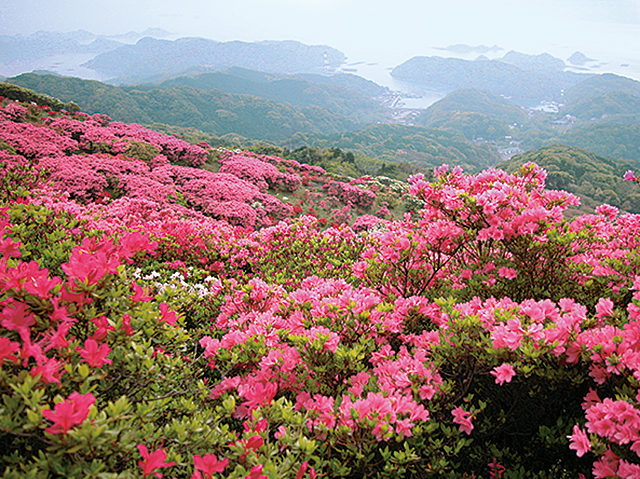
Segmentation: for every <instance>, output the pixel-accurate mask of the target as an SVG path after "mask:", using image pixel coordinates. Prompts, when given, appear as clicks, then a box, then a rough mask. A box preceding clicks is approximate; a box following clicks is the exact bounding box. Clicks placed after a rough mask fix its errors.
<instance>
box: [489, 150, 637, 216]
mask: <svg viewBox="0 0 640 479" xmlns="http://www.w3.org/2000/svg"><path fill="white" fill-rule="evenodd" d="M529 161H532V162H534V163H537V164H538V165H539V166H541V167H543V168H544V169H545V170H547V173H548V177H547V182H546V183H547V188H549V189H553V190H565V191H569V192H570V193H573V194H575V195H578V196H580V198H581V199H582V207H581V208H579V209H578V210H579V212H582V213H586V212H592V211H593V209H594V208H595V207H596V206H598V205H601V204H603V203H608V204H610V205H612V206H617V207H619V208H622V209H623V210H625V211H628V212H630V213H640V190H639V189H638V187H637V185H635V184H633V183H631V182H629V181H624V180H623V178H622V177H623V175H624V172H625V171H626V170H627V169H629V168H631V167H632V166H630V165H629V164H625V163H620V162H615V161H611V160H608V159H606V158H603V157H602V156H598V155H596V154H594V153H592V152H590V151H587V150H584V149H581V148H577V147H574V146H566V145H550V146H546V147H544V148H540V149H537V150H533V151H528V152H526V153H522V154H520V155H516V156H514V157H513V158H511V159H510V160H509V161H506V162H503V163H500V164H498V168H501V169H504V170H506V171H508V172H514V171H516V170H517V169H518V168H520V166H522V165H523V164H525V163H527V162H529Z"/></svg>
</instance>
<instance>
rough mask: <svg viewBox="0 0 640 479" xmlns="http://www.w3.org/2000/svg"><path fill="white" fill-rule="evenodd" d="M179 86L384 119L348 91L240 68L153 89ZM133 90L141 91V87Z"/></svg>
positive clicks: (361, 119)
mask: <svg viewBox="0 0 640 479" xmlns="http://www.w3.org/2000/svg"><path fill="white" fill-rule="evenodd" d="M341 76H343V74H337V75H334V76H333V77H332V78H335V77H341ZM306 78H312V79H314V80H318V79H324V77H322V76H320V75H308V76H307V77H306ZM335 83H341V84H343V85H349V83H350V82H349V81H341V82H340V81H336V82H335ZM371 83H373V82H371ZM374 85H375V84H374ZM180 86H188V87H192V88H196V89H200V90H215V89H217V90H222V91H224V92H226V93H233V94H247V95H253V96H257V97H260V98H267V99H270V100H275V101H278V102H282V103H289V104H291V105H295V106H299V107H320V108H324V109H326V110H328V111H331V112H333V113H338V114H341V115H344V116H346V117H349V118H352V119H353V120H355V121H357V122H361V123H373V122H376V121H382V120H384V119H385V116H386V115H385V110H384V109H383V108H382V107H381V106H380V103H378V102H377V101H375V100H373V99H371V98H370V97H368V96H365V95H363V94H362V93H359V92H357V91H354V90H351V89H349V88H348V87H343V86H335V85H334V84H330V83H328V82H323V83H317V82H314V81H309V80H305V79H301V78H295V77H285V76H282V75H271V74H267V73H261V72H255V71H252V70H246V69H243V68H239V67H234V68H231V69H229V70H225V71H223V72H215V73H203V74H200V75H196V76H192V77H187V76H181V77H178V78H174V79H172V80H167V81H164V82H162V83H160V84H158V85H157V86H154V87H152V88H160V89H163V88H174V87H180ZM132 88H134V89H141V87H140V86H135V87H132Z"/></svg>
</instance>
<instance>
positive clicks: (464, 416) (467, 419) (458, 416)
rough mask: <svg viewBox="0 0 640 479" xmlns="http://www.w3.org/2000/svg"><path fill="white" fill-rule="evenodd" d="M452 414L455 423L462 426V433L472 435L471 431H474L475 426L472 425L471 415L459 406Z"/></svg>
mask: <svg viewBox="0 0 640 479" xmlns="http://www.w3.org/2000/svg"><path fill="white" fill-rule="evenodd" d="M451 414H452V415H453V422H455V423H456V424H458V425H459V426H460V431H461V432H466V433H467V434H471V431H473V424H472V423H471V417H472V415H471V413H470V412H467V411H465V410H464V409H462V408H461V407H460V406H458V407H456V408H455V409H454V410H453V411H451Z"/></svg>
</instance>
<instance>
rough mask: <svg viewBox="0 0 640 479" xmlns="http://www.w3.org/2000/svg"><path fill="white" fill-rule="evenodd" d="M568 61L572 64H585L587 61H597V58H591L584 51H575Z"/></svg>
mask: <svg viewBox="0 0 640 479" xmlns="http://www.w3.org/2000/svg"><path fill="white" fill-rule="evenodd" d="M567 61H568V62H569V63H571V64H572V65H578V66H584V65H585V64H586V63H587V62H595V61H597V60H596V59H595V58H589V57H588V56H586V55H585V54H584V53H582V52H573V54H572V55H571V56H570V57H569V58H568V59H567Z"/></svg>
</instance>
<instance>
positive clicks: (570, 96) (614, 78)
mask: <svg viewBox="0 0 640 479" xmlns="http://www.w3.org/2000/svg"><path fill="white" fill-rule="evenodd" d="M612 92H621V93H626V94H629V95H635V96H638V97H640V82H639V81H636V80H632V79H631V78H627V77H623V76H620V75H615V74H613V73H603V74H601V75H593V76H590V77H589V78H586V79H585V80H583V81H581V82H580V83H577V84H576V85H574V86H572V87H571V88H568V89H567V90H566V91H565V94H564V95H565V101H566V104H567V105H571V104H575V103H577V102H583V101H585V100H587V99H589V98H592V97H596V96H600V95H604V94H606V93H612Z"/></svg>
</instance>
